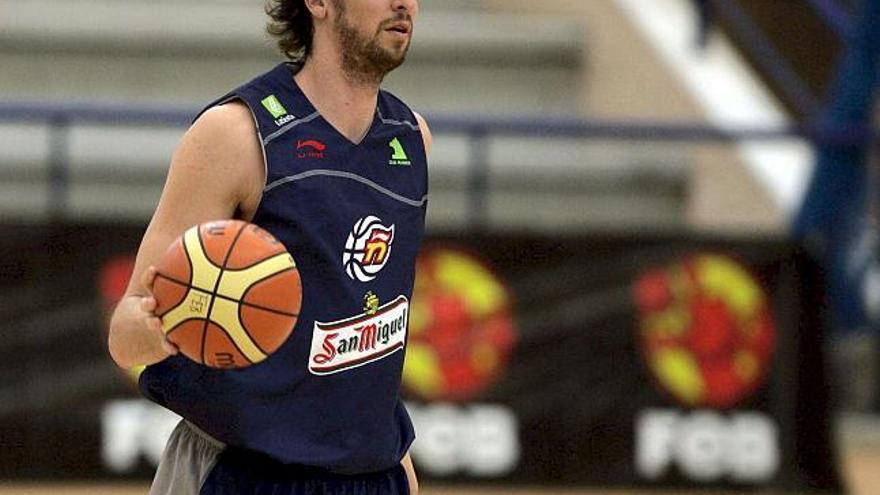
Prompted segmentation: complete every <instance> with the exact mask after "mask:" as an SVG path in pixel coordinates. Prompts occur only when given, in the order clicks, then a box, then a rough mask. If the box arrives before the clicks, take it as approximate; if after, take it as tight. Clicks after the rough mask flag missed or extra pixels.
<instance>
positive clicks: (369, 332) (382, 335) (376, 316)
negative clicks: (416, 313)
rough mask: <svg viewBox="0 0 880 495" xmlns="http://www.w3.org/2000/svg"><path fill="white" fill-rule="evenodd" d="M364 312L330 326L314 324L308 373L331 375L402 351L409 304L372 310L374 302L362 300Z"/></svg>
mask: <svg viewBox="0 0 880 495" xmlns="http://www.w3.org/2000/svg"><path fill="white" fill-rule="evenodd" d="M365 299H366V301H365V304H366V308H368V310H367V311H365V312H364V313H362V314H360V315H357V316H354V317H351V318H347V319H345V320H339V321H334V322H330V323H321V322H318V321H316V322H315V327H314V332H313V334H312V349H311V353H310V354H309V371H310V372H312V374H315V375H332V374H334V373H339V372H342V371H347V370H350V369H352V368H357V367H359V366H364V365H366V364H369V363H372V362H375V361H378V360H380V359H384V358H386V357H388V356H390V355H392V354H394V353H395V352H397V351H399V350H401V349H403V347H404V344H405V342H406V328H407V318H408V314H409V300H408V299H407V298H406V297H405V296H399V297H398V298H397V299H395V300H394V301H392V302H390V303H388V304H385V305H384V306H379V307H378V308H375V307H373V301H375V299H374V298H365Z"/></svg>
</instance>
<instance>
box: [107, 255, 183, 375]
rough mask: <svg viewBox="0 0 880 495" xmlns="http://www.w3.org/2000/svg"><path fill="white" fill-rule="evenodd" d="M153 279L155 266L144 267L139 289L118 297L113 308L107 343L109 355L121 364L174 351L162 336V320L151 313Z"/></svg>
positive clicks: (146, 362)
mask: <svg viewBox="0 0 880 495" xmlns="http://www.w3.org/2000/svg"><path fill="white" fill-rule="evenodd" d="M155 280H156V268H155V267H152V266H151V267H149V268H147V269H146V270H144V273H143V274H142V275H141V279H140V286H141V287H140V288H141V290H140V291H138V293H135V294H129V295H127V296H126V297H124V298H122V300H121V301H120V302H119V305H117V306H116V310H115V311H114V312H113V318H112V319H111V320H110V339H109V342H108V345H109V348H110V355H111V356H112V357H113V360H114V361H115V362H116V364H117V365H119V366H120V367H121V368H126V369H130V368H133V367H135V366H139V365H151V364H155V363H158V362H159V361H162V360H164V359H165V358H167V357H168V356H171V355H174V354H177V352H178V351H177V347H176V346H175V345H174V344H172V343H171V342H169V341H168V339H167V338H166V337H165V333H164V332H163V331H162V322H161V321H160V320H159V318H158V317H157V316H156V314H155V311H156V298H155V297H153V282H154V281H155ZM123 342H124V344H123Z"/></svg>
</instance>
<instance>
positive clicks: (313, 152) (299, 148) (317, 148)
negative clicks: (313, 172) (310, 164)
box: [296, 139, 327, 160]
mask: <svg viewBox="0 0 880 495" xmlns="http://www.w3.org/2000/svg"><path fill="white" fill-rule="evenodd" d="M326 149H327V145H326V144H324V143H322V142H321V141H317V140H315V139H307V140H299V141H297V142H296V156H297V158H301V159H303V158H313V159H319V160H322V159H323V158H324V150H326Z"/></svg>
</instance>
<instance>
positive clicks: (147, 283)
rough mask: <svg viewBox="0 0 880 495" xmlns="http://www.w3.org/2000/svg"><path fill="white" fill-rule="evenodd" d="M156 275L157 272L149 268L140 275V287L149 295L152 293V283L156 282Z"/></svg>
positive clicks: (151, 267) (153, 267) (153, 268)
mask: <svg viewBox="0 0 880 495" xmlns="http://www.w3.org/2000/svg"><path fill="white" fill-rule="evenodd" d="M157 273H158V271H156V267H155V266H150V267H148V268H147V269H146V270H144V273H143V274H142V275H141V285H142V286H143V287H144V289H147V290H148V291H149V292H150V293H151V294H152V293H153V282H155V281H156V274H157Z"/></svg>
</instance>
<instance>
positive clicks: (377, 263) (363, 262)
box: [342, 215, 394, 282]
mask: <svg viewBox="0 0 880 495" xmlns="http://www.w3.org/2000/svg"><path fill="white" fill-rule="evenodd" d="M393 242H394V225H392V226H390V227H388V226H386V225H384V224H383V223H382V220H380V219H379V218H378V217H374V216H372V215H371V216H368V217H365V218H361V219H360V220H358V221H357V222H355V224H354V227H353V228H352V230H351V233H349V234H348V239H347V240H346V241H345V250H344V251H343V253H342V265H343V266H344V267H345V273H346V274H347V275H348V276H349V277H350V278H351V279H352V280H358V281H360V282H369V281H371V280H374V279H375V278H376V276H377V275H378V274H379V272H380V271H382V268H385V265H386V264H387V263H388V259H389V258H390V257H391V244H392V243H393Z"/></svg>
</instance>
